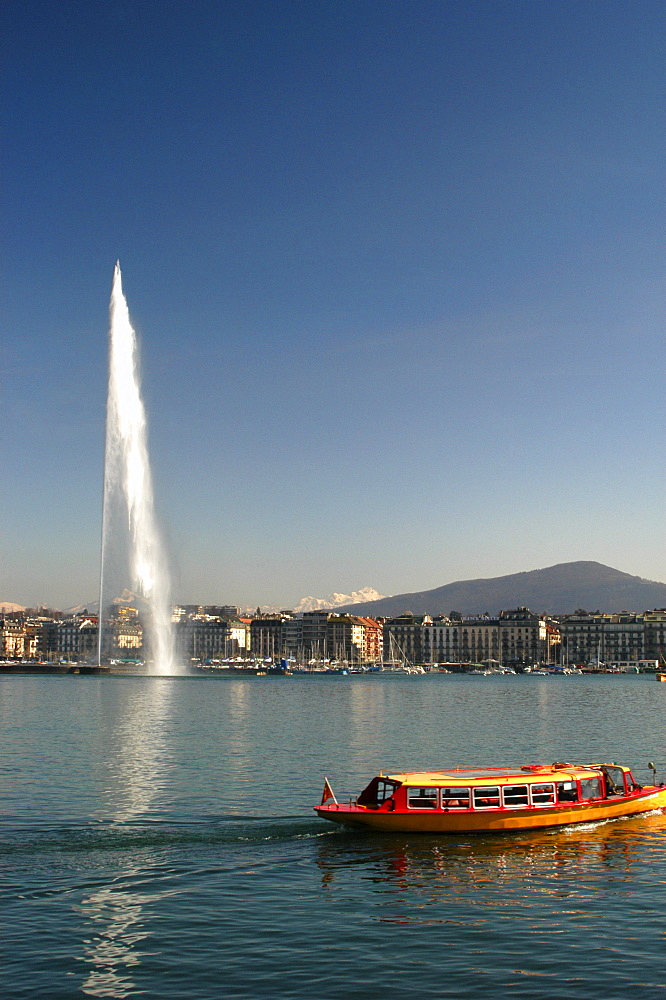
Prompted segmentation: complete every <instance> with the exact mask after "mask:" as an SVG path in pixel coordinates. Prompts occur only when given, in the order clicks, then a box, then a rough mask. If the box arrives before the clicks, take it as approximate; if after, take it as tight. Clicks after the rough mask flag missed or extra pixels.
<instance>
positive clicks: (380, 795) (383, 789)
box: [377, 781, 395, 803]
mask: <svg viewBox="0 0 666 1000" xmlns="http://www.w3.org/2000/svg"><path fill="white" fill-rule="evenodd" d="M394 791H395V785H394V784H393V782H392V781H378V782H377V802H378V803H382V802H386V800H387V799H390V798H391V796H392V795H393V793H394Z"/></svg>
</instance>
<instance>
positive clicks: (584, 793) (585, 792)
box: [580, 778, 603, 799]
mask: <svg viewBox="0 0 666 1000" xmlns="http://www.w3.org/2000/svg"><path fill="white" fill-rule="evenodd" d="M602 794H603V793H602V791H601V778H582V779H581V783H580V797H581V798H582V799H600V798H602Z"/></svg>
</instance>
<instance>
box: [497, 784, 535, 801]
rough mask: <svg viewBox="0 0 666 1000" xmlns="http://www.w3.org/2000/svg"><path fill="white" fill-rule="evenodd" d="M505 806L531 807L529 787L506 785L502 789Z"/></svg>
mask: <svg viewBox="0 0 666 1000" xmlns="http://www.w3.org/2000/svg"><path fill="white" fill-rule="evenodd" d="M502 796H503V798H504V805H505V806H526V805H529V798H528V796H527V785H505V786H504V788H503V789H502Z"/></svg>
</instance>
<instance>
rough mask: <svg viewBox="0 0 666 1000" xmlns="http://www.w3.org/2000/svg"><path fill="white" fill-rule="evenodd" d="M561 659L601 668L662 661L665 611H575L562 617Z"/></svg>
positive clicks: (665, 640) (665, 653) (665, 646)
mask: <svg viewBox="0 0 666 1000" xmlns="http://www.w3.org/2000/svg"><path fill="white" fill-rule="evenodd" d="M560 629H561V632H562V659H563V662H565V663H572V664H573V663H579V664H586V665H588V666H590V667H592V668H595V667H596V668H597V669H600V670H601V669H604V668H605V667H606V666H612V665H615V664H624V665H631V664H635V665H636V666H640V665H641V663H644V662H649V661H652V662H653V663H654V662H662V663H663V662H666V610H664V609H662V610H658V611H646V612H644V613H643V614H633V613H628V612H620V613H619V614H601V613H600V612H594V613H588V612H586V611H577V612H576V613H575V614H573V615H568V616H567V617H566V618H563V619H562V620H561V623H560Z"/></svg>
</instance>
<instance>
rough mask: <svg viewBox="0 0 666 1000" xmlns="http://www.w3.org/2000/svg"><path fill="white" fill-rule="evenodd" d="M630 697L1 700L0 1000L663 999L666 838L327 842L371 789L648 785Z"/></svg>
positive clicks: (429, 682)
mask: <svg viewBox="0 0 666 1000" xmlns="http://www.w3.org/2000/svg"><path fill="white" fill-rule="evenodd" d="M665 687H666V685H657V684H656V683H655V681H654V679H653V678H651V677H647V676H632V677H613V676H603V677H567V678H559V677H474V678H464V677H456V676H445V675H444V676H442V675H440V676H405V675H398V676H384V675H382V676H368V677H362V676H358V677H357V676H353V677H336V676H325V677H310V676H303V677H298V676H295V677H284V678H280V677H277V678H273V677H265V678H254V677H240V678H221V679H217V678H163V677H152V678H141V677H128V678H120V677H66V676H65V677H29V676H23V677H6V676H5V677H2V678H0V776H1V781H2V789H1V791H2V816H1V823H0V850H1V857H2V860H1V862H0V865H1V868H0V878H1V880H2V881H1V902H2V913H3V931H2V940H3V947H4V959H3V971H2V983H3V985H2V996H3V998H6V1000H19V998H27V997H30V998H32V997H40V998H41V997H48V998H49V1000H61V998H62V1000H64V998H74V997H86V996H91V997H118V998H122V997H133V996H142V997H148V998H161V997H166V998H178V1000H183V998H193V1000H194V998H196V1000H198V998H202V1000H203V998H206V1000H209V998H212V997H224V998H250V997H252V998H263V997H266V998H268V997H277V998H311V997H312V996H317V997H319V998H321V1000H327V998H330V1000H334V998H335V1000H337V998H343V997H349V998H357V997H358V998H361V997H362V998H364V1000H368V998H373V997H384V996H387V995H390V996H391V997H392V998H396V1000H407V998H416V997H431V996H433V997H434V996H438V997H455V998H477V997H484V998H485V997H487V996H493V997H520V998H537V997H540V998H541V997H557V998H562V1000H568V998H572V1000H573V998H577V1000H580V998H590V1000H591V998H595V1000H596V998H598V997H601V996H603V997H604V998H605V1000H614V998H618V1000H619V998H623V1000H624V998H626V997H628V996H631V997H632V998H635V1000H652V998H655V997H660V996H664V997H666V968H665V965H666V961H665V959H664V955H665V954H666V908H665V907H664V898H665V897H664V892H665V889H666V817H664V816H663V815H661V814H658V815H649V816H646V817H640V818H633V819H630V820H623V821H618V822H612V823H604V824H596V825H590V826H586V827H584V828H581V827H577V828H569V829H564V830H558V831H550V832H544V833H540V832H537V833H530V834H518V835H516V834H505V835H499V836H497V835H496V836H494V837H487V836H482V837H473V836H465V837H444V838H436V837H429V836H421V837H405V836H396V837H387V836H377V835H373V834H370V833H362V832H361V833H355V832H346V831H344V830H342V829H340V828H339V827H334V826H332V825H331V826H329V825H328V824H326V823H325V821H322V820H319V819H317V817H316V816H315V815H314V813H313V812H312V805H313V804H315V803H316V802H317V801H318V800H319V797H320V795H321V788H322V785H323V779H324V775H326V776H327V777H328V779H329V781H330V782H331V784H332V785H333V787H334V789H335V791H336V793H337V795H338V797H339V798H340V797H345V796H348V795H351V794H356V793H357V792H358V791H360V789H361V788H362V787H363V785H364V784H365V783H366V782H367V780H368V779H369V778H370V777H371V776H372V775H373V774H374V773H375V772H376V771H378V770H380V769H383V770H384V771H390V770H396V771H402V770H409V769H417V768H419V769H420V768H426V769H430V768H441V767H450V766H455V765H459V766H475V765H476V766H478V765H482V764H504V763H508V764H513V763H516V764H521V763H530V762H541V761H552V760H566V759H579V760H602V759H603V760H617V761H620V762H622V763H629V764H631V765H632V766H634V767H635V773H636V775H637V777H638V778H639V779H640V780H648V778H649V773H648V771H647V769H646V764H647V761H648V760H654V761H655V762H656V764H657V767H658V769H659V770H660V777H661V778H662V779H663V778H664V777H665V775H666V761H665V755H664V730H665V726H664V717H665V716H666V712H665V706H664V697H666V691H664V688H665Z"/></svg>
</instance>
